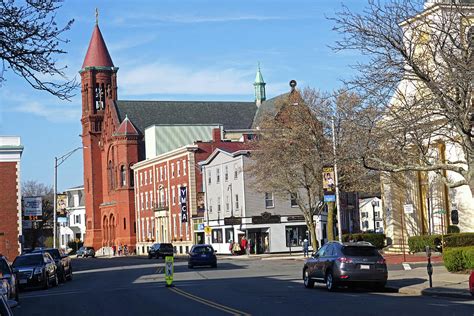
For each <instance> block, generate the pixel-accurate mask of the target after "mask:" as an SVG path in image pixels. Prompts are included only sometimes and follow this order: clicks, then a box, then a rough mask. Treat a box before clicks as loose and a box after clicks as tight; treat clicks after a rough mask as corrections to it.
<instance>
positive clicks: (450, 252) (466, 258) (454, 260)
mask: <svg viewBox="0 0 474 316" xmlns="http://www.w3.org/2000/svg"><path fill="white" fill-rule="evenodd" d="M443 261H444V266H445V267H446V269H448V271H450V272H458V271H467V270H470V269H474V246H468V247H453V248H446V249H445V250H444V252H443Z"/></svg>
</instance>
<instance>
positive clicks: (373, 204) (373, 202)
mask: <svg viewBox="0 0 474 316" xmlns="http://www.w3.org/2000/svg"><path fill="white" fill-rule="evenodd" d="M376 205H377V202H376V201H375V199H374V200H372V215H373V217H374V233H375V206H376Z"/></svg>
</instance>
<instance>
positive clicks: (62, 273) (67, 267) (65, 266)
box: [32, 248, 72, 282]
mask: <svg viewBox="0 0 474 316" xmlns="http://www.w3.org/2000/svg"><path fill="white" fill-rule="evenodd" d="M44 252H47V253H49V254H50V255H51V257H53V259H54V262H55V263H56V268H57V272H58V278H59V281H61V282H66V280H72V265H71V259H70V258H69V256H68V255H66V254H65V253H64V252H63V251H62V250H59V249H56V248H42V249H35V250H33V251H32V253H44Z"/></svg>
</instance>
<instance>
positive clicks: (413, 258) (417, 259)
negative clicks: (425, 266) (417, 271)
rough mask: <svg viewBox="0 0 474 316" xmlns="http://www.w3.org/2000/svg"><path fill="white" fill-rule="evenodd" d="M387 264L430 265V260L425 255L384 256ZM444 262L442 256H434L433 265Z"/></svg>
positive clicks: (432, 258)
mask: <svg viewBox="0 0 474 316" xmlns="http://www.w3.org/2000/svg"><path fill="white" fill-rule="evenodd" d="M383 257H384V258H385V261H386V262H387V264H402V263H428V259H427V257H426V255H425V254H424V253H415V254H406V255H405V258H404V257H403V255H402V254H401V255H389V254H386V255H383ZM439 262H443V256H442V255H432V256H431V263H439Z"/></svg>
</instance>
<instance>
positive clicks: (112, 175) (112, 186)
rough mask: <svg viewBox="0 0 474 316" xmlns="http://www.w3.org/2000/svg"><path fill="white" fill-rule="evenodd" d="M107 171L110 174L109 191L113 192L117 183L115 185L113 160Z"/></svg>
mask: <svg viewBox="0 0 474 316" xmlns="http://www.w3.org/2000/svg"><path fill="white" fill-rule="evenodd" d="M107 171H108V173H109V190H112V189H114V188H115V183H114V168H113V166H112V160H110V161H109V165H108V166H107Z"/></svg>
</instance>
